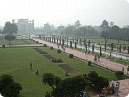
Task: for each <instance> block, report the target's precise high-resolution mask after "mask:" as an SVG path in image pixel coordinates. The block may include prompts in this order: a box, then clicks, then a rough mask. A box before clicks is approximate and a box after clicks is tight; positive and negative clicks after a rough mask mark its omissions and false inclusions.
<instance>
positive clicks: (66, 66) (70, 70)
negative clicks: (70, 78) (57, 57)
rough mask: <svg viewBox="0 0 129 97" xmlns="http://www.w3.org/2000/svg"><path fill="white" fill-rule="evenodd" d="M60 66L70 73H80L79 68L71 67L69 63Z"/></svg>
mask: <svg viewBox="0 0 129 97" xmlns="http://www.w3.org/2000/svg"><path fill="white" fill-rule="evenodd" d="M58 66H59V67H61V68H62V69H64V70H65V71H66V72H68V73H78V71H77V70H74V69H73V68H71V67H69V66H68V65H66V64H60V65H58Z"/></svg>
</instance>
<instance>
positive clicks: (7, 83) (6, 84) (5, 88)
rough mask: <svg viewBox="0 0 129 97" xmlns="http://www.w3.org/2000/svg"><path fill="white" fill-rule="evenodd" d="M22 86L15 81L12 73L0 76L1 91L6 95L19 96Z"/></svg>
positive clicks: (9, 96) (8, 96)
mask: <svg viewBox="0 0 129 97" xmlns="http://www.w3.org/2000/svg"><path fill="white" fill-rule="evenodd" d="M21 90H22V87H21V85H20V84H19V83H16V82H14V80H13V77H12V76H11V75H2V76H1V77H0V93H1V94H2V96H4V97H19V94H20V91H21Z"/></svg>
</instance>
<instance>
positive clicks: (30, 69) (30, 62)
mask: <svg viewBox="0 0 129 97" xmlns="http://www.w3.org/2000/svg"><path fill="white" fill-rule="evenodd" d="M30 70H32V62H30Z"/></svg>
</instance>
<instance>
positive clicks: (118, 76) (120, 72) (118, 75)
mask: <svg viewBox="0 0 129 97" xmlns="http://www.w3.org/2000/svg"><path fill="white" fill-rule="evenodd" d="M115 75H116V77H117V79H118V80H121V79H123V77H124V73H123V72H122V71H116V72H115Z"/></svg>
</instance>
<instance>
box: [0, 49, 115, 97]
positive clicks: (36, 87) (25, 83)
mask: <svg viewBox="0 0 129 97" xmlns="http://www.w3.org/2000/svg"><path fill="white" fill-rule="evenodd" d="M40 49H42V50H43V51H47V52H48V53H49V54H50V55H52V56H53V57H56V58H59V59H63V61H64V63H65V64H67V65H69V66H70V67H72V68H74V69H76V70H78V72H79V73H88V72H89V71H96V72H98V73H99V75H101V76H104V77H106V78H108V79H109V80H110V81H111V80H112V79H113V80H115V79H116V77H115V74H114V73H111V72H108V71H105V70H103V69H102V68H99V67H95V66H88V65H87V64H86V63H85V62H82V61H80V60H78V59H70V58H69V57H68V55H66V54H59V53H57V52H56V50H50V49H48V48H45V47H44V48H40ZM0 60H1V62H0V75H2V74H11V75H12V76H14V79H15V81H16V82H19V83H21V85H22V87H23V90H22V92H21V95H20V97H43V96H44V95H45V93H46V91H50V90H51V88H50V87H49V86H45V85H44V84H42V77H41V76H42V74H43V73H46V72H51V73H53V74H55V75H57V76H60V77H61V78H62V79H63V78H65V71H64V70H63V69H61V68H60V67H59V66H58V65H59V64H55V63H52V62H51V61H50V60H48V59H46V58H45V57H44V56H43V55H41V54H38V53H37V52H36V51H35V50H34V49H33V48H5V49H2V48H1V49H0ZM30 62H32V64H33V70H32V71H30V68H29V63H30ZM37 69H38V70H39V75H35V72H36V70H37ZM75 75H76V74H71V76H75Z"/></svg>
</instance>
